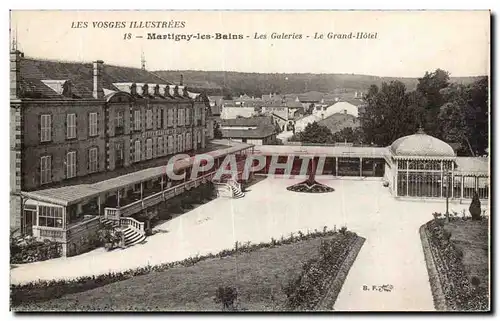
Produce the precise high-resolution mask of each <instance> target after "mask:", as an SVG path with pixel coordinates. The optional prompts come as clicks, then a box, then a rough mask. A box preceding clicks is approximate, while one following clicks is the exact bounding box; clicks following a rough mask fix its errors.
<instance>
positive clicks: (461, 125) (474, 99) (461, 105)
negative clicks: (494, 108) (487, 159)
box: [438, 78, 489, 156]
mask: <svg viewBox="0 0 500 321" xmlns="http://www.w3.org/2000/svg"><path fill="white" fill-rule="evenodd" d="M442 95H443V97H444V99H445V100H446V103H445V104H444V105H443V106H442V107H441V109H440V113H439V115H438V121H439V125H440V127H441V130H442V134H441V136H442V138H443V139H444V140H447V141H453V142H460V143H462V142H464V143H465V145H466V146H467V147H468V150H469V153H468V154H469V155H470V156H475V155H476V154H480V155H481V154H484V153H485V150H486V148H488V125H489V118H488V116H489V115H488V80H487V78H481V79H479V80H477V81H476V82H474V83H472V84H470V85H467V86H465V85H459V84H452V85H450V86H448V87H447V88H445V89H443V90H442Z"/></svg>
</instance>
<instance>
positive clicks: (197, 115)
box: [194, 107, 200, 120]
mask: <svg viewBox="0 0 500 321" xmlns="http://www.w3.org/2000/svg"><path fill="white" fill-rule="evenodd" d="M199 118H200V113H199V109H198V107H194V119H195V120H198V119H199Z"/></svg>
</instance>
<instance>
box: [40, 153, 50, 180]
mask: <svg viewBox="0 0 500 321" xmlns="http://www.w3.org/2000/svg"><path fill="white" fill-rule="evenodd" d="M51 181H52V157H51V156H42V157H41V158H40V184H47V183H50V182H51Z"/></svg>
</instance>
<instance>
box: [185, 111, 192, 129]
mask: <svg viewBox="0 0 500 321" xmlns="http://www.w3.org/2000/svg"><path fill="white" fill-rule="evenodd" d="M190 123H191V109H186V125H189V124H190Z"/></svg>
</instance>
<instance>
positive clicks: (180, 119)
mask: <svg viewBox="0 0 500 321" xmlns="http://www.w3.org/2000/svg"><path fill="white" fill-rule="evenodd" d="M177 125H179V126H184V109H179V110H177Z"/></svg>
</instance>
